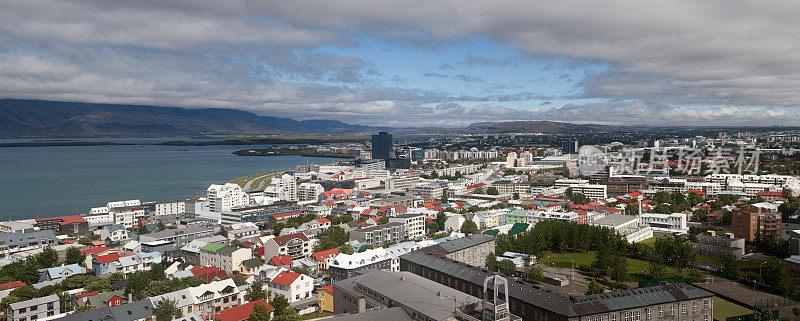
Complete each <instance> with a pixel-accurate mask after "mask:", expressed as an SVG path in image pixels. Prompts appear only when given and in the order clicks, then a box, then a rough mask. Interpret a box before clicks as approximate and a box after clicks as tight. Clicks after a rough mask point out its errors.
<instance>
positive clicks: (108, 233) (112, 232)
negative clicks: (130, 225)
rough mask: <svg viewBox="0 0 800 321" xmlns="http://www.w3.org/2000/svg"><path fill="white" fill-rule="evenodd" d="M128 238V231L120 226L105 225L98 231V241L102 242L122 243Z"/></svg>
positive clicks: (123, 226)
mask: <svg viewBox="0 0 800 321" xmlns="http://www.w3.org/2000/svg"><path fill="white" fill-rule="evenodd" d="M128 238H129V237H128V229H126V228H125V225H122V224H114V225H106V226H104V227H103V229H102V230H100V239H101V240H103V241H111V242H122V241H125V240H127V239H128Z"/></svg>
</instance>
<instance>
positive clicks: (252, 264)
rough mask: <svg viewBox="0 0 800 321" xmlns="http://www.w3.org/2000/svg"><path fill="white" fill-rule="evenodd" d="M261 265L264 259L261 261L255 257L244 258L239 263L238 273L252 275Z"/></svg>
mask: <svg viewBox="0 0 800 321" xmlns="http://www.w3.org/2000/svg"><path fill="white" fill-rule="evenodd" d="M262 265H264V261H261V259H259V258H257V257H254V258H252V259H247V260H244V261H242V263H241V264H240V265H239V274H242V275H246V276H249V275H253V274H254V273H256V271H258V268H260V267H261V266H262Z"/></svg>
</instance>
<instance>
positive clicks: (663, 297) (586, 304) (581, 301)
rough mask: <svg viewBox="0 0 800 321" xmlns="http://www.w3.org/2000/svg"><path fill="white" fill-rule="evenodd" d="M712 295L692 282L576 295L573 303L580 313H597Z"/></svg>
mask: <svg viewBox="0 0 800 321" xmlns="http://www.w3.org/2000/svg"><path fill="white" fill-rule="evenodd" d="M711 296H712V294H711V292H708V291H706V290H703V289H701V288H698V287H696V286H693V285H691V284H686V283H675V284H666V285H658V286H651V287H646V288H638V289H631V290H627V291H621V292H611V293H602V294H593V295H587V296H581V297H575V298H573V301H574V302H573V304H572V305H573V306H574V308H575V311H577V312H578V313H579V314H595V313H602V312H605V311H615V310H623V309H631V308H636V307H643V306H648V305H654V304H663V303H670V302H675V301H683V300H694V299H699V298H705V297H711ZM587 308H588V311H586V310H587Z"/></svg>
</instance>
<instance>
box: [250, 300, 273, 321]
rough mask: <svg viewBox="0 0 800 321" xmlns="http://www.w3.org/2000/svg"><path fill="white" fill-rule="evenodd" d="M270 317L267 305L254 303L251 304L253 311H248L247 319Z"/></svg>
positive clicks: (258, 320)
mask: <svg viewBox="0 0 800 321" xmlns="http://www.w3.org/2000/svg"><path fill="white" fill-rule="evenodd" d="M270 319H271V317H270V313H269V308H267V305H266V304H261V303H256V305H254V306H253V311H252V312H251V313H250V317H248V318H247V321H270Z"/></svg>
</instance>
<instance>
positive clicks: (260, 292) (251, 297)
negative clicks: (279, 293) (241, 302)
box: [244, 281, 267, 302]
mask: <svg viewBox="0 0 800 321" xmlns="http://www.w3.org/2000/svg"><path fill="white" fill-rule="evenodd" d="M266 298H267V291H266V290H264V283H262V282H261V281H255V282H253V284H251V285H250V287H249V288H247V292H246V293H245V294H244V299H245V300H247V301H250V302H254V301H258V300H261V299H266Z"/></svg>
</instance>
